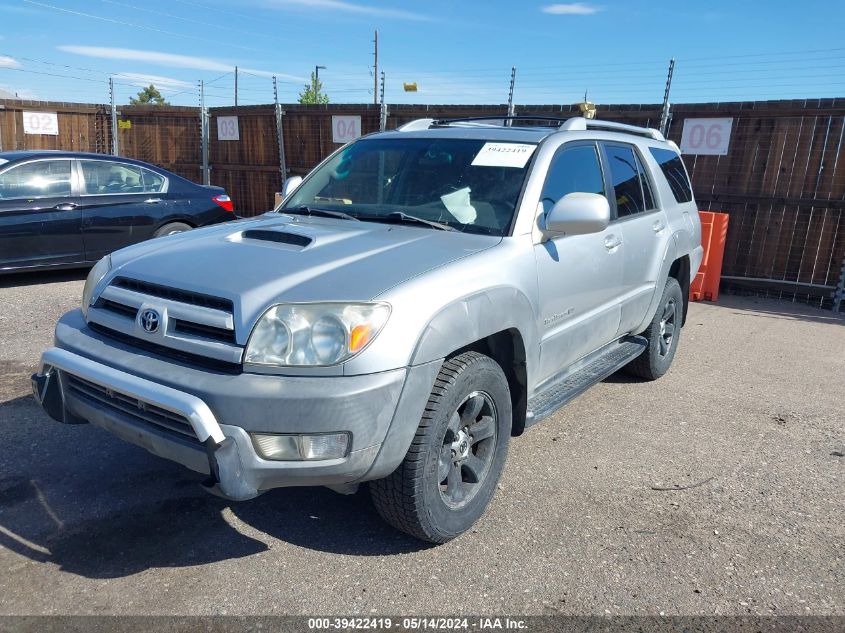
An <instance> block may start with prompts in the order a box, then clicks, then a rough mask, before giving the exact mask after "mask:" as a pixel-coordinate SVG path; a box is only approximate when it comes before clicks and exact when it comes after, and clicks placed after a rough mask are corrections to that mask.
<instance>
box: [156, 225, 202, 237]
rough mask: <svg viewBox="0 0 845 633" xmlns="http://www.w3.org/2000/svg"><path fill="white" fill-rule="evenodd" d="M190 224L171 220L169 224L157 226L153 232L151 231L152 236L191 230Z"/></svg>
mask: <svg viewBox="0 0 845 633" xmlns="http://www.w3.org/2000/svg"><path fill="white" fill-rule="evenodd" d="M191 228H193V227H191V225H190V224H185V223H184V222H171V223H170V224H165V225H164V226H162V227H159V229H158V230H156V232H155V233H153V237H161V236H163V235H173V234H174V233H181V232H182V231H190V230H191Z"/></svg>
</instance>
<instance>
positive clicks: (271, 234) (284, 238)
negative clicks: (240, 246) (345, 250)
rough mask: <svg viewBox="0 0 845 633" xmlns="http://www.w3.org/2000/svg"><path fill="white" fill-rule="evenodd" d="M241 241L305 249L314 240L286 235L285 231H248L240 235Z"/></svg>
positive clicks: (296, 235) (295, 234) (290, 234)
mask: <svg viewBox="0 0 845 633" xmlns="http://www.w3.org/2000/svg"><path fill="white" fill-rule="evenodd" d="M241 239H242V240H256V241H259V242H273V243H274V244H287V245H288V246H298V247H299V248H305V247H306V246H308V245H310V244H311V242H313V241H314V240H313V239H312V238H310V237H308V236H307V235H300V234H298V233H288V232H287V231H276V230H273V229H248V230H246V231H244V232H243V233H241Z"/></svg>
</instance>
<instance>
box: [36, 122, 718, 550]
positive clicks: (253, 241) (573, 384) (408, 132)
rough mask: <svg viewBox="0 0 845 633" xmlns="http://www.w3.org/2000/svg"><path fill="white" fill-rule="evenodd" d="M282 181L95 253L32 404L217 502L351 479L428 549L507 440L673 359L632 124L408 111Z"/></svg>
mask: <svg viewBox="0 0 845 633" xmlns="http://www.w3.org/2000/svg"><path fill="white" fill-rule="evenodd" d="M541 119H542V118H541ZM537 123H540V124H541V125H537ZM300 181H301V179H298V178H297V179H291V180H290V181H288V182H287V183H286V187H285V188H286V197H285V199H284V202H283V203H282V204H281V205H280V207H279V208H277V209H276V210H275V211H273V212H271V213H268V214H265V215H264V216H262V217H260V218H256V219H252V220H249V221H242V222H236V223H229V224H224V225H219V226H214V227H208V228H204V229H200V230H195V231H192V232H190V233H184V234H181V235H174V236H168V237H163V238H159V239H156V240H153V241H151V242H146V243H142V244H138V245H135V246H130V247H129V248H125V249H123V250H120V251H117V252H116V253H114V254H113V255H111V256H109V257H105V258H104V259H102V260H101V261H100V262H99V263H98V264H97V265H96V266H95V267H94V268H93V269H92V271H91V273H90V275H89V277H88V280H87V281H86V283H85V289H84V292H83V297H82V307H81V309H79V310H74V311H73V312H69V313H68V314H66V315H64V316H63V317H62V318H61V320H60V321H59V322H58V325H57V327H56V333H55V347H52V348H50V349H48V350H47V351H46V352H44V354H43V356H42V359H41V367H40V370H39V371H38V373H37V374H35V375H34V376H33V390H34V392H35V395H36V398H37V399H38V401H39V402H40V403H41V404H42V406H43V407H44V409H45V410H46V411H47V413H48V414H49V415H50V416H51V417H53V418H54V419H56V420H58V421H59V422H63V423H66V424H76V423H82V422H91V423H93V424H94V425H96V426H99V427H102V428H104V429H106V430H107V431H110V432H111V433H114V434H115V435H117V436H119V437H121V438H123V439H124V440H126V441H128V442H132V443H134V444H137V445H139V446H142V447H144V448H146V449H147V450H149V451H150V452H152V453H155V454H156V455H160V456H161V457H165V458H167V459H171V460H174V461H176V462H179V463H181V464H183V465H185V466H187V467H188V468H190V469H192V470H195V471H198V472H200V473H204V474H205V475H207V479H206V486H207V487H208V488H209V489H210V490H212V491H213V492H216V493H217V494H219V495H222V496H224V497H226V498H229V499H234V500H245V499H250V498H252V497H255V496H256V495H258V494H260V493H262V492H264V491H266V490H269V489H271V488H277V487H282V486H328V487H330V488H332V489H335V490H337V491H339V492H344V493H351V492H354V491H355V490H356V489H357V487H358V485H359V484H360V483H362V482H369V487H370V490H371V493H372V498H373V501H374V503H375V506H376V508H377V509H378V511H379V513H380V514H381V515H382V516H383V517H384V518H385V519H386V520H387V521H388V522H390V523H391V524H392V525H394V526H396V527H397V528H399V529H400V530H404V531H406V532H408V533H409V534H412V535H414V536H416V537H418V538H420V539H425V540H428V541H432V542H437V543H440V542H445V541H448V540H449V539H452V538H454V537H456V536H458V535H459V534H461V533H462V532H464V531H465V530H467V529H468V528H469V527H470V526H471V525H472V524H473V523H474V522H475V521H476V520H477V519H478V518H479V517H480V516H481V514H482V513H483V512H484V510H485V508H486V506H487V504H488V503H489V502H490V499H491V497H492V496H493V493H494V491H495V490H496V483H497V481H498V479H499V477H500V475H501V472H502V468H503V466H504V463H505V456H506V454H507V450H508V443H509V441H510V438H511V436H516V435H520V434H521V433H522V432H523V431H524V430H525V429H526V428H527V427H528V426H530V425H532V424H535V423H536V422H538V421H540V420H542V419H543V418H545V417H547V416H549V415H550V414H552V413H553V412H554V411H555V410H556V409H557V408H559V407H560V406H562V405H563V404H565V403H566V402H568V401H569V400H571V399H572V398H574V397H575V396H577V395H578V394H580V393H581V392H583V391H584V390H586V389H587V388H588V387H590V386H591V385H593V384H595V383H596V382H598V381H601V380H602V379H604V378H605V377H607V376H608V375H610V374H612V373H613V372H615V371H617V370H619V369H622V368H625V369H626V370H628V371H630V372H632V373H634V374H636V375H637V376H641V377H643V378H645V379H649V380H652V379H655V378H658V377H660V376H661V375H662V374H664V373H665V372H666V371H667V369H668V368H669V365H670V364H671V362H672V358H673V356H674V354H675V351H676V350H677V346H678V338H679V335H680V332H681V326H682V325H683V322H684V318H685V316H686V312H687V296H688V289H689V282H690V278H691V277H693V276H694V275H695V274H696V272H697V270H698V267H699V264H700V262H701V258H702V248H701V244H700V224H699V220H698V214H697V210H696V205H695V202H694V200H693V197H692V193H691V191H690V183H689V179H688V176H687V173H686V171H685V169H684V166H683V163H682V162H681V159H680V156H679V153H678V148H677V147H676V146H675V145H674V144H673V143H671V142H669V141H666V140H665V139H664V138H663V137H662V136H661V135H660V133H659V132H657V131H656V130H651V129H644V128H636V127H631V126H626V125H621V124H615V123H609V122H604V121H590V120H587V119H583V118H573V119H569V120H565V121H564V120H552V119H542V120H539V121H538V120H536V119H531V120H530V121H529V120H527V118H525V117H512V118H507V119H505V120H499V121H487V120H478V119H475V120H450V121H437V120H431V119H426V120H420V121H415V122H413V123H410V124H407V125H405V126H403V127H402V128H400V129H398V130H395V131H390V132H384V133H379V134H372V135H370V136H367V137H364V138H362V139H359V140H357V141H355V142H353V143H351V144H349V145H346V146H345V147H342V148H341V149H339V150H338V151H337V152H335V153H334V154H333V155H332V156H330V157H329V158H328V159H326V160H325V161H323V163H322V164H320V165H319V166H318V167H317V168H316V169H314V171H312V172H311V173H310V174H309V175H308V176H307V177H306V178H305V180H304V181H301V182H300Z"/></svg>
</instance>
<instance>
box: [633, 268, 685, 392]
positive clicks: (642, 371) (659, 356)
mask: <svg viewBox="0 0 845 633" xmlns="http://www.w3.org/2000/svg"><path fill="white" fill-rule="evenodd" d="M683 314H684V295H683V293H682V291H681V286H680V284H679V283H678V280H677V279H675V278H674V277H669V278H668V279H667V280H666V285H665V286H664V287H663V295H662V296H661V297H660V303H658V304H657V310H656V311H655V312H654V317H652V319H651V323H650V324H649V326H648V328H647V329H646V331H645V332H643V334H642V335H643V336H644V337H645V338H647V339H648V347H647V348H646V350H645V351H644V352H643V353H642V354H640V355H639V356H637V358H635V359H634V360H632V361H631V362H630V363H628V365H627V366H626V367H625V371H627V372H628V373H631V374H633V375H635V376H639V377H640V378H645V379H646V380H657V379H658V378H660V377H661V376H662V375H663V374H665V373H666V372H667V371H669V367H670V366H671V365H672V359H673V358H675V351H676V350H677V349H678V340H679V339H680V336H681V322H682V320H683Z"/></svg>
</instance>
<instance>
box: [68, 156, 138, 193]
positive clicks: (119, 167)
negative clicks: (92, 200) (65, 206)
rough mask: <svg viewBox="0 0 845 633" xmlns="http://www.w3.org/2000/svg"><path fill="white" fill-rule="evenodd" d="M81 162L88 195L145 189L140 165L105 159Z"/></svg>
mask: <svg viewBox="0 0 845 633" xmlns="http://www.w3.org/2000/svg"><path fill="white" fill-rule="evenodd" d="M79 163H80V165H82V177H83V178H84V179H85V193H86V194H88V195H108V194H112V193H141V192H143V191H144V185H143V183H142V182H141V168H140V167H136V166H135V165H126V164H124V163H113V162H110V161H105V160H82V161H79Z"/></svg>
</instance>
